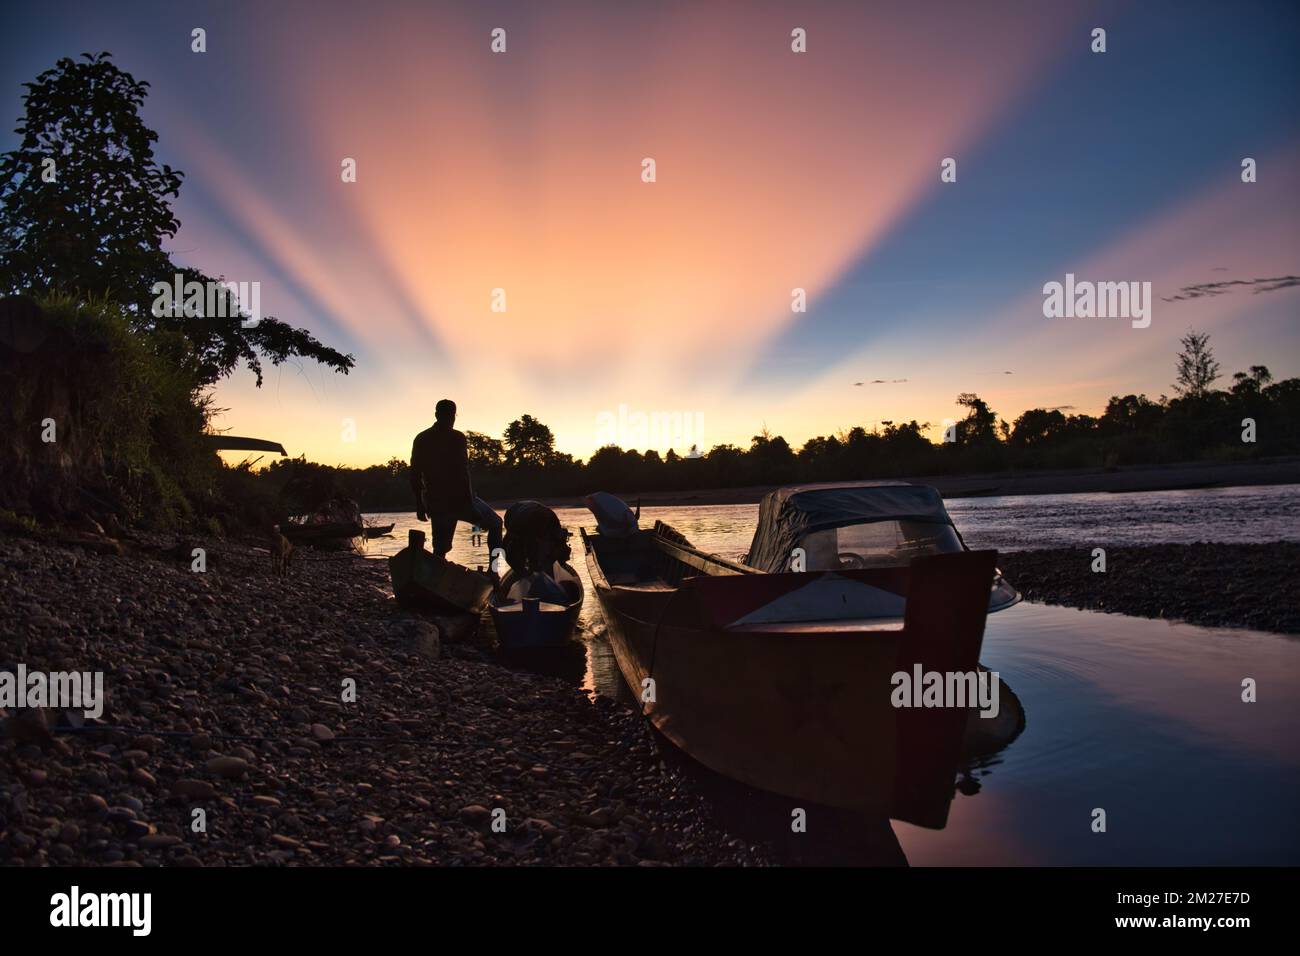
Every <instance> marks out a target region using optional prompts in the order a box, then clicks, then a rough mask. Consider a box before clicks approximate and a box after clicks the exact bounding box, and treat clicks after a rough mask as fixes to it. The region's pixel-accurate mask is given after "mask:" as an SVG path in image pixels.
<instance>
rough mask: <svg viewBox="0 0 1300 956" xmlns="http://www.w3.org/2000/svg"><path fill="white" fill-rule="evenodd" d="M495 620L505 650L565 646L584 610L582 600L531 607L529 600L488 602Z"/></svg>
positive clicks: (493, 620)
mask: <svg viewBox="0 0 1300 956" xmlns="http://www.w3.org/2000/svg"><path fill="white" fill-rule="evenodd" d="M488 611H489V612H490V613H491V615H492V623H493V625H494V626H495V627H496V632H497V641H498V643H499V644H500V645H501V648H502V649H503V650H508V651H514V650H532V649H535V648H543V647H563V646H565V645H567V644H568V643H569V641H570V639H571V638H572V637H573V629H574V628H575V627H576V626H577V624H578V615H579V613H581V611H582V601H581V600H579V601H577V602H576V603H574V604H570V605H568V606H567V607H566V606H564V605H559V604H544V603H541V604H538V605H537V606H536V607H535V608H530V607H529V606H528V604H527V603H526V602H522V601H514V602H511V603H510V604H507V605H497V604H495V603H492V604H489V605H488Z"/></svg>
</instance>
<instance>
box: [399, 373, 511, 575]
mask: <svg viewBox="0 0 1300 956" xmlns="http://www.w3.org/2000/svg"><path fill="white" fill-rule="evenodd" d="M455 424H456V403H455V402H453V401H452V400H451V399H449V398H444V399H443V400H442V401H440V402H439V403H438V404H437V406H436V407H435V408H434V422H433V427H432V428H426V429H425V430H424V431H422V432H420V434H418V435H416V436H415V443H414V444H413V445H412V446H411V488H412V490H414V491H415V516H416V518H418V519H419V520H421V521H430V522H432V525H433V551H434V553H435V554H438V555H441V556H442V557H446V556H447V552H448V551H450V550H451V542H452V539H453V538H454V537H455V535H456V522H457V521H468V522H469V523H470V524H477V525H479V526H480V527H482V528H485V529H486V530H487V539H488V553H489V554H491V552H493V551H495V550H496V549H497V548H499V547H501V519H500V517H498V516H497V513H496V512H495V511H493V510H492V506H491V505H489V504H488V503H487V502H486V501H484V500H483V499H482V498H476V497H475V496H474V491H473V488H472V487H471V486H470V482H469V449H468V446H467V445H466V443H465V436H464V435H463V434H462V433H460V432H458V431H456V429H455V428H453V427H452V426H454V425H455Z"/></svg>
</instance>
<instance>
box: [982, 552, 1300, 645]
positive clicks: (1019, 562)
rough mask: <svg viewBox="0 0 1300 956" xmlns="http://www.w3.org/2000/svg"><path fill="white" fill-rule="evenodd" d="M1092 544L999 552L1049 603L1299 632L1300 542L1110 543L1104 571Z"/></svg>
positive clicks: (1020, 584)
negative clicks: (1096, 565) (1096, 564)
mask: <svg viewBox="0 0 1300 956" xmlns="http://www.w3.org/2000/svg"><path fill="white" fill-rule="evenodd" d="M1092 561H1093V558H1092V551H1091V549H1072V548H1055V549H1048V550H1041V551H1017V552H1012V553H1008V554H1003V555H1000V556H999V558H998V564H999V565H1000V566H1001V568H1002V571H1003V573H1004V574H1005V575H1006V576H1007V579H1008V580H1009V581H1011V582H1012V583H1013V584H1014V585H1015V586H1016V588H1017V589H1018V590H1019V591H1020V593H1021V594H1023V595H1024V596H1025V597H1026V598H1028V599H1029V600H1031V601H1043V602H1046V603H1048V604H1063V605H1066V606H1068V607H1078V608H1085V609H1088V610H1096V611H1114V612H1117V613H1120V614H1131V615H1134V616H1138V617H1154V618H1168V619H1176V620H1182V621H1187V622H1189V623H1192V624H1203V625H1206V626H1208V627H1249V628H1254V629H1256V630H1261V631H1275V632H1277V633H1281V634H1300V581H1297V579H1296V574H1295V569H1296V568H1297V567H1300V544H1296V543H1293V542H1275V543H1271V544H1156V545H1148V546H1144V547H1136V548H1107V549H1106V572H1105V573H1104V574H1101V573H1094V572H1093V570H1092Z"/></svg>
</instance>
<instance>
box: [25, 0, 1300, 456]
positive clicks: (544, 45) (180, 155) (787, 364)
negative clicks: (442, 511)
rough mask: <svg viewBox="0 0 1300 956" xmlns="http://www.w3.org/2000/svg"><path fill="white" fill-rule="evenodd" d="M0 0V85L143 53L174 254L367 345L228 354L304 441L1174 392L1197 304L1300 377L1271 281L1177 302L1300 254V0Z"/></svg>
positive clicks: (735, 438)
mask: <svg viewBox="0 0 1300 956" xmlns="http://www.w3.org/2000/svg"><path fill="white" fill-rule="evenodd" d="M3 17H4V21H5V22H4V30H3V33H4V36H3V39H0V53H3V56H0V114H3V116H4V117H5V118H7V119H10V120H12V119H16V118H17V117H18V116H19V115H20V114H21V101H20V96H21V93H22V89H21V87H20V84H21V83H23V82H25V81H29V80H31V79H33V78H34V77H35V76H36V74H37V73H39V72H40V71H41V70H43V69H46V68H48V67H50V66H52V65H53V63H54V61H55V60H56V59H57V58H58V57H60V56H68V55H74V56H75V55H77V54H79V53H81V52H83V51H98V50H109V51H112V53H113V54H114V58H115V61H116V63H117V64H118V65H119V66H120V67H122V68H123V69H126V70H128V71H129V72H131V73H132V74H134V75H135V76H136V77H137V78H139V79H144V80H148V81H149V82H150V83H151V84H152V93H151V95H150V97H149V100H148V101H147V103H146V106H145V119H146V121H147V122H148V124H149V125H150V126H151V127H152V128H153V129H155V130H156V131H157V132H158V133H159V135H160V142H159V144H158V154H159V157H160V159H161V160H162V161H164V162H168V163H170V164H172V165H173V166H176V167H178V168H180V169H182V170H184V172H185V173H186V179H185V183H184V185H183V187H182V189H181V195H180V199H179V201H178V203H177V204H176V212H177V216H178V218H179V219H180V221H181V223H182V228H181V230H180V232H179V234H178V235H177V236H176V237H175V239H174V240H173V241H172V242H171V243H170V248H171V251H172V252H173V253H174V256H175V258H176V259H177V260H178V261H180V262H182V263H185V264H190V265H194V266H197V267H199V268H201V269H203V270H204V271H205V272H207V273H208V274H211V275H217V274H224V275H225V276H226V277H227V278H229V279H233V280H245V281H259V282H260V283H261V286H262V294H261V305H262V310H263V312H265V313H267V314H273V315H275V316H277V317H279V318H281V319H283V320H285V321H287V322H289V323H291V324H294V325H300V326H305V327H307V328H309V329H311V330H312V331H313V332H314V333H315V334H316V335H317V336H318V337H319V338H321V339H322V340H323V341H325V342H326V343H328V344H331V345H334V346H336V347H338V348H340V349H342V350H344V351H349V352H352V353H354V354H355V355H356V359H357V367H356V369H355V370H354V371H353V372H352V373H351V374H349V375H347V376H346V377H345V376H339V375H335V374H334V373H331V372H328V371H327V370H324V369H322V368H320V367H318V366H315V365H314V364H311V363H306V364H303V365H293V366H285V367H283V368H281V369H270V370H269V372H268V374H267V377H266V384H265V386H264V387H263V388H261V389H260V390H259V389H257V388H255V387H254V383H253V377H252V375H251V374H249V373H247V372H242V371H241V372H240V373H238V374H236V375H235V376H234V377H232V378H231V379H229V380H227V381H226V382H224V383H222V384H221V385H220V386H219V388H218V390H217V394H216V401H217V405H219V406H220V407H221V408H223V409H227V411H225V412H224V413H223V414H222V415H221V416H220V418H219V419H218V420H217V422H216V425H217V427H219V428H222V429H228V430H230V431H232V432H234V433H236V434H243V435H254V436H258V437H263V438H271V439H276V440H279V441H281V442H283V443H284V445H285V446H286V448H287V449H288V450H289V452H290V454H293V455H298V454H304V453H305V454H306V455H307V456H308V457H309V458H312V459H315V460H319V461H324V462H327V463H330V464H352V465H365V464H371V463H375V462H379V461H383V460H386V459H387V458H389V457H392V456H401V457H404V456H406V455H407V454H408V452H409V450H410V442H411V437H412V436H413V435H414V433H415V432H416V431H418V430H419V429H420V428H423V427H425V426H426V425H427V424H428V423H429V422H430V421H432V417H433V405H434V403H435V402H436V401H437V400H438V399H440V398H443V397H451V398H454V399H455V400H456V401H457V403H458V404H459V405H460V408H461V413H460V419H459V425H460V427H462V428H466V429H473V430H476V431H482V432H486V433H489V434H492V435H497V436H499V435H500V433H501V431H502V429H503V428H504V427H505V425H506V424H507V422H509V421H510V420H511V419H513V418H516V417H518V416H519V415H520V414H522V413H525V412H527V413H530V414H532V415H534V416H535V417H537V418H539V419H541V420H542V421H543V422H545V423H547V424H548V425H550V426H551V427H552V429H553V430H554V431H555V433H556V437H557V443H558V445H559V447H560V449H561V450H563V451H567V452H570V453H572V454H574V455H577V456H579V457H586V456H587V455H589V454H590V453H591V451H592V450H594V448H595V447H597V445H598V444H600V443H601V441H602V439H603V438H604V437H608V436H607V432H602V428H601V422H602V419H601V417H600V416H601V413H602V412H605V413H610V414H613V415H617V414H618V410H619V407H620V406H621V405H625V406H627V408H628V410H630V411H633V412H635V411H642V412H645V413H647V414H649V413H654V412H659V413H672V412H679V413H682V414H684V415H690V416H702V422H703V434H702V436H699V435H696V436H693V440H697V441H699V442H700V444H701V445H702V446H704V447H705V448H707V447H709V446H711V445H714V444H718V443H722V442H733V443H736V444H740V445H743V446H747V445H748V444H749V439H750V437H751V436H752V435H754V434H755V433H757V432H758V431H760V430H761V429H762V428H764V427H766V428H767V429H769V430H770V431H771V432H773V433H777V434H783V435H785V436H786V437H787V439H789V440H790V442H791V443H792V444H793V445H795V446H798V445H799V444H800V443H802V441H803V440H805V439H807V438H809V437H811V436H813V435H817V434H829V433H831V432H834V431H836V430H839V429H847V428H849V427H851V426H853V425H858V424H861V425H864V426H867V427H871V426H872V425H873V424H878V423H879V422H881V421H885V420H907V419H912V418H916V419H919V420H921V421H928V422H931V423H933V425H934V429H933V431H932V434H933V435H934V436H935V437H936V438H937V436H938V432H939V424H940V422H941V421H942V420H943V419H945V418H955V417H959V415H960V412H961V410H960V409H959V408H958V407H957V406H956V405H955V403H954V399H955V397H956V396H957V394H958V393H959V392H964V391H973V392H977V393H978V394H979V395H981V396H982V397H983V398H985V399H986V400H987V401H988V402H989V404H990V405H991V406H992V407H993V408H994V409H995V410H996V411H997V412H998V413H999V415H1000V416H1001V417H1003V418H1006V419H1008V420H1013V419H1014V418H1015V417H1016V416H1017V415H1019V414H1020V412H1022V411H1024V410H1025V409H1026V408H1031V407H1062V408H1065V409H1067V410H1074V411H1079V412H1089V413H1092V414H1096V413H1099V412H1100V411H1101V409H1102V407H1103V406H1104V404H1105V401H1106V398H1107V397H1108V396H1110V395H1112V394H1116V393H1119V394H1126V393H1129V392H1143V391H1144V392H1146V393H1148V394H1149V395H1151V396H1152V397H1155V396H1158V395H1159V394H1161V393H1170V392H1171V390H1172V389H1171V383H1172V380H1173V366H1174V355H1175V353H1176V352H1177V348H1178V345H1177V342H1178V339H1179V337H1180V336H1181V335H1183V334H1184V333H1185V332H1186V331H1187V329H1188V328H1189V327H1194V328H1197V329H1202V330H1206V331H1209V332H1211V333H1212V342H1213V345H1214V347H1215V349H1216V351H1217V354H1218V357H1219V359H1220V361H1221V363H1222V365H1223V368H1224V372H1225V376H1228V375H1230V374H1231V373H1232V372H1233V371H1236V370H1238V369H1243V368H1245V367H1247V366H1249V365H1251V364H1258V363H1264V364H1267V365H1268V366H1269V367H1270V368H1271V369H1272V371H1273V373H1274V375H1275V376H1276V377H1278V378H1283V377H1288V376H1295V375H1300V322H1298V321H1297V314H1298V312H1300V287H1297V286H1294V285H1293V286H1292V287H1290V288H1285V289H1281V290H1278V291H1269V292H1259V291H1256V290H1257V289H1259V288H1261V287H1260V286H1258V285H1256V286H1248V285H1236V286H1230V287H1228V288H1229V289H1231V290H1232V291H1228V292H1226V293H1225V294H1221V295H1206V296H1201V297H1196V298H1184V299H1179V300H1177V301H1166V300H1167V299H1169V298H1171V297H1173V296H1175V295H1177V294H1178V292H1179V290H1180V289H1182V288H1184V287H1186V286H1191V285H1199V284H1204V283H1218V282H1229V281H1233V280H1246V281H1249V280H1254V279H1259V278H1273V277H1281V276H1296V275H1300V6H1298V5H1296V4H1294V3H1250V2H1247V3H1197V2H1178V3H1162V2H1143V3H1140V4H1136V3H1135V4H1131V5H1129V4H1122V3H1092V4H1068V3H1055V2H1023V3H1007V4H1003V3H982V2H981V3H965V2H963V3H925V2H916V0H908V2H899V3H865V2H864V3H848V2H843V3H840V2H834V3H832V2H826V3H794V2H788V3H724V2H707V0H705V2H694V3H681V4H675V3H660V2H643V3H630V2H628V3H619V2H592V3H566V2H556V3H541V2H538V3H519V4H509V3H491V2H484V3H472V4H471V3H468V2H467V3H461V4H451V3H437V2H432V0H429V2H410V3H399V2H383V0H370V2H366V3H360V2H329V0H325V2H313V3H306V2H304V3H289V2H276V3H257V4H254V3H239V2H228V0H227V2H214V3H189V4H175V3H144V2H124V3H102V4H89V3H60V2H56V0H42V2H40V3H30V4H26V3H17V4H14V3H6V11H5V13H4V14H3ZM194 27H202V28H204V29H205V30H206V31H207V52H206V53H202V54H199V53H193V52H191V49H190V45H191V32H190V31H191V30H192V29H193V28H194ZM496 27H501V28H504V29H505V31H506V37H507V51H506V52H505V53H503V54H496V53H493V52H492V51H491V50H490V48H489V44H490V41H491V36H490V33H491V31H492V29H493V28H496ZM796 27H800V28H803V29H804V30H806V31H807V52H806V53H794V52H792V51H791V31H792V30H793V29H794V28H796ZM1095 27H1102V28H1105V30H1106V31H1107V35H1106V45H1107V51H1106V52H1105V53H1093V52H1092V51H1091V49H1090V45H1091V43H1092V37H1091V31H1092V30H1093V28H1095ZM13 125H14V124H13V123H12V122H7V123H5V124H4V126H3V129H4V133H3V134H2V135H0V149H9V148H11V147H12V146H13V145H14V142H15V140H16V137H14V136H13V134H12V133H11V132H10V130H11V128H12V126H13ZM345 157H352V158H355V160H356V162H357V182H355V183H345V182H343V181H342V180H341V177H340V164H341V162H342V160H343V159H344V158H345ZM646 157H650V158H653V159H654V160H655V164H656V173H657V181H655V182H653V183H646V182H643V181H642V176H641V173H642V160H643V159H644V158H646ZM947 157H952V158H954V159H955V160H956V162H957V180H956V182H952V183H945V182H941V180H940V164H941V161H942V160H944V159H945V158H947ZM1246 157H1250V158H1253V159H1255V160H1256V162H1257V168H1258V181H1257V182H1254V183H1243V182H1242V180H1241V163H1242V160H1243V158H1246ZM1066 273H1074V274H1075V275H1076V276H1077V277H1078V278H1079V279H1087V280H1094V281H1149V282H1151V283H1152V286H1153V292H1154V297H1155V301H1154V306H1153V313H1152V322H1151V325H1150V327H1149V328H1145V329H1135V328H1133V327H1132V326H1131V324H1130V322H1129V321H1128V320H1125V319H1100V318H1094V319H1079V318H1074V319H1048V318H1045V317H1044V316H1043V311H1042V305H1043V293H1042V287H1043V284H1044V283H1045V282H1049V281H1054V280H1055V281H1063V280H1064V278H1065V275H1066ZM796 287H798V288H803V289H805V290H806V291H807V299H808V303H807V311H806V312H805V313H803V314H798V313H794V312H792V310H791V295H792V291H791V290H792V289H794V288H796ZM498 288H500V289H504V290H505V296H506V308H507V311H506V312H504V313H497V312H493V311H492V309H491V305H492V295H493V290H494V289H498ZM1008 373H1009V374H1008ZM877 380H881V381H880V382H877ZM858 382H861V383H863V384H861V385H855V384H854V383H858ZM1221 384H1224V383H1221ZM345 419H351V420H353V421H355V426H356V429H355V430H356V440H355V441H351V442H349V441H346V440H345V437H346V436H345V428H344V420H345ZM606 421H607V420H606ZM615 437H618V436H615ZM621 443H622V444H625V445H628V444H637V443H636V442H633V441H626V440H624V441H622V442H621ZM650 444H651V445H656V444H657V445H658V447H659V448H660V450H661V451H663V450H666V447H667V443H665V442H662V441H661V442H653V441H652V442H650ZM638 447H641V448H644V447H645V444H639V445H638ZM678 451H679V452H682V451H685V447H684V446H681V447H679V448H678Z"/></svg>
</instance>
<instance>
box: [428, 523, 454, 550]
mask: <svg viewBox="0 0 1300 956" xmlns="http://www.w3.org/2000/svg"><path fill="white" fill-rule="evenodd" d="M429 523H430V524H431V525H432V531H433V553H434V554H436V555H438V556H440V557H443V558H445V557H446V556H447V553H448V552H449V551H451V544H452V539H454V538H455V537H456V519H455V518H449V517H447V516H446V515H429Z"/></svg>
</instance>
